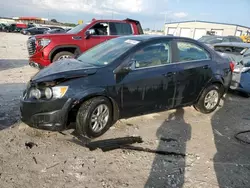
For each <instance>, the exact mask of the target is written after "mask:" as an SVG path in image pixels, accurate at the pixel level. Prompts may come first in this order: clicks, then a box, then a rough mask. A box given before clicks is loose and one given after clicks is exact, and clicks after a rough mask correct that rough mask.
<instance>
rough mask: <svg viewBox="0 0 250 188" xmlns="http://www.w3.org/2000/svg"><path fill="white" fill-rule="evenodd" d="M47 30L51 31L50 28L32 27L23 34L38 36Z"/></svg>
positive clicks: (24, 30) (23, 31)
mask: <svg viewBox="0 0 250 188" xmlns="http://www.w3.org/2000/svg"><path fill="white" fill-rule="evenodd" d="M47 30H49V28H47V27H31V28H28V29H23V30H22V31H21V33H22V34H24V35H37V34H43V33H44V32H45V31H47Z"/></svg>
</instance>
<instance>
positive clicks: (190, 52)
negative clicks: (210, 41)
mask: <svg viewBox="0 0 250 188" xmlns="http://www.w3.org/2000/svg"><path fill="white" fill-rule="evenodd" d="M177 47H178V49H179V62H185V61H197V60H206V59H210V55H209V54H208V53H207V52H206V51H205V50H204V49H203V48H201V47H200V46H197V45H196V44H193V43H190V42H177Z"/></svg>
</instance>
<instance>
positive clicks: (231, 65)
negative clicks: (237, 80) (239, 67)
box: [229, 62, 234, 72]
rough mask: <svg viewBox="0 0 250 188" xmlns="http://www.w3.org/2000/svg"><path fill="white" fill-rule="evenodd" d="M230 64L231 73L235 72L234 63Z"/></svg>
mask: <svg viewBox="0 0 250 188" xmlns="http://www.w3.org/2000/svg"><path fill="white" fill-rule="evenodd" d="M229 64H230V69H231V71H232V72H233V71H234V63H233V62H230V63H229Z"/></svg>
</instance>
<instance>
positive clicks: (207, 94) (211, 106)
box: [194, 85, 222, 114]
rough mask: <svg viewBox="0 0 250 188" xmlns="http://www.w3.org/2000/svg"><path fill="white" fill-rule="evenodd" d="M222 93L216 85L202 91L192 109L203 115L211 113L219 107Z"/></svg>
mask: <svg viewBox="0 0 250 188" xmlns="http://www.w3.org/2000/svg"><path fill="white" fill-rule="evenodd" d="M221 96H222V91H221V90H220V88H219V87H218V86H217V85H211V86H209V87H207V88H206V89H204V91H203V92H202V94H201V96H200V98H199V100H198V102H197V103H196V104H195V105H194V108H195V109H196V110H198V111H200V112H202V113H204V114H208V113H211V112H213V111H214V110H215V109H216V108H217V107H218V105H219V103H220V99H221Z"/></svg>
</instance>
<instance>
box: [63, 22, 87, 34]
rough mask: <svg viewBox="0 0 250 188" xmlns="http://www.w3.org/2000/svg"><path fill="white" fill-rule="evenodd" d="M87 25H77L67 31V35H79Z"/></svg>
mask: <svg viewBox="0 0 250 188" xmlns="http://www.w3.org/2000/svg"><path fill="white" fill-rule="evenodd" d="M87 25H88V24H81V25H78V26H76V27H74V28H72V29H71V30H69V31H68V32H67V33H71V34H76V33H79V32H80V31H81V30H82V29H83V28H84V27H86V26H87Z"/></svg>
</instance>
